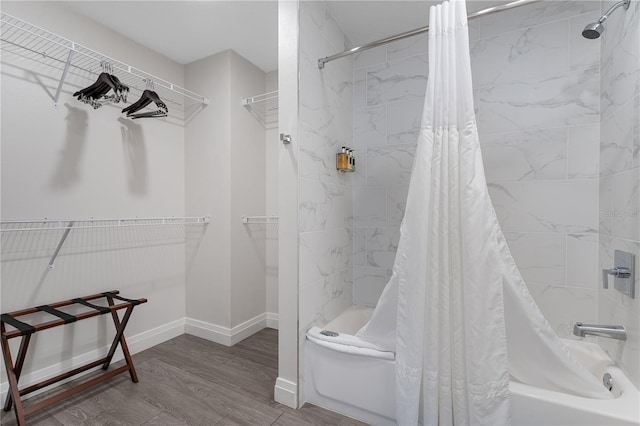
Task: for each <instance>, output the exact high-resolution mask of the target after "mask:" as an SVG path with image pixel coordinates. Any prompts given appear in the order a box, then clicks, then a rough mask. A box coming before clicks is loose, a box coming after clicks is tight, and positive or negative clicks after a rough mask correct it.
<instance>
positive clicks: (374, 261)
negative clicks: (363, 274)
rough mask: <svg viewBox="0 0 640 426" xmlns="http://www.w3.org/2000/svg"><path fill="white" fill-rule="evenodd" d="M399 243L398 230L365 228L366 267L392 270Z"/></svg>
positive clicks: (394, 228) (396, 228)
mask: <svg viewBox="0 0 640 426" xmlns="http://www.w3.org/2000/svg"><path fill="white" fill-rule="evenodd" d="M399 241H400V228H399V227H393V228H367V265H368V266H371V267H375V268H392V267H393V262H394V260H395V258H396V251H397V250H398V242H399Z"/></svg>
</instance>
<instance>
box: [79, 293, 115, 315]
mask: <svg viewBox="0 0 640 426" xmlns="http://www.w3.org/2000/svg"><path fill="white" fill-rule="evenodd" d="M71 301H72V302H73V303H78V304H80V305H84V306H86V307H89V308H91V309H95V310H96V311H99V312H100V313H101V314H108V313H109V312H111V309H109V308H107V307H105V306H98V305H94V304H93V303H89V302H87V301H86V300H84V299H81V298H79V297H77V298H75V299H71Z"/></svg>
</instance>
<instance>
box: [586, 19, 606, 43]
mask: <svg viewBox="0 0 640 426" xmlns="http://www.w3.org/2000/svg"><path fill="white" fill-rule="evenodd" d="M603 32H604V25H602V23H601V22H593V23H591V24H589V25H587V26H586V27H584V30H582V37H584V38H588V39H592V40H593V39H596V38H598V37H600V36H601V35H602V33H603Z"/></svg>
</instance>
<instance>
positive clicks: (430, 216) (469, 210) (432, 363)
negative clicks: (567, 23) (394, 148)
mask: <svg viewBox="0 0 640 426" xmlns="http://www.w3.org/2000/svg"><path fill="white" fill-rule="evenodd" d="M400 233H401V236H400V243H399V246H398V250H397V254H396V259H395V263H394V266H393V275H392V278H391V280H390V281H389V283H388V284H387V287H386V288H385V290H384V292H383V294H382V296H381V298H380V300H379V302H378V305H377V307H376V309H375V311H374V314H373V316H372V318H371V321H370V322H369V323H368V324H367V325H366V326H365V327H363V329H362V330H360V331H359V332H358V335H359V336H360V337H362V338H364V339H369V340H371V341H374V342H377V343H378V344H381V345H383V346H385V347H388V348H390V349H395V352H396V407H397V410H396V415H397V420H398V423H399V424H400V425H417V424H425V425H494V426H496V425H507V424H510V401H509V380H510V375H511V376H512V377H513V378H514V379H515V380H519V381H521V382H524V383H528V384H532V385H536V386H540V387H544V388H548V389H554V390H559V391H563V392H569V393H573V394H576V395H581V396H587V397H592V398H608V397H610V394H609V393H608V392H607V391H606V390H605V389H604V387H603V386H602V385H601V384H600V383H599V381H598V380H597V379H596V378H595V377H594V376H592V375H591V374H590V373H589V372H587V371H586V370H585V369H584V368H582V366H580V365H579V364H577V363H576V362H575V361H574V360H573V359H572V358H571V355H570V353H569V352H568V350H567V349H566V348H565V347H564V346H563V345H562V344H561V342H560V340H559V339H558V337H557V336H556V334H555V333H554V332H553V330H552V329H551V327H550V326H549V324H548V323H547V322H546V320H545V319H544V317H543V315H542V313H541V312H540V310H539V309H538V307H537V306H536V304H535V302H534V301H533V299H532V297H531V295H530V294H529V292H528V290H527V286H526V284H525V282H524V281H523V280H522V277H521V275H520V273H519V271H518V269H517V267H516V265H515V263H514V261H513V258H512V257H511V254H510V252H509V249H508V247H507V245H506V242H505V240H504V236H503V234H502V231H501V230H500V226H499V223H498V220H497V218H496V215H495V211H494V209H493V205H492V203H491V200H490V198H489V193H488V190H487V185H486V180H485V175H484V169H483V163H482V157H481V153H480V145H479V139H478V133H477V127H476V121H475V115H474V108H473V91H472V84H471V64H470V56H469V39H468V28H467V14H466V5H465V2H464V0H459V1H458V0H454V1H452V2H450V3H449V2H445V3H443V4H441V5H438V6H433V7H431V9H430V17H429V79H428V84H427V92H426V98H425V105H424V112H423V117H422V128H421V133H420V136H419V139H418V147H417V151H416V157H415V160H414V166H413V172H412V176H411V183H410V187H409V195H408V198H407V205H406V213H405V217H404V219H403V222H402V225H401V228H400Z"/></svg>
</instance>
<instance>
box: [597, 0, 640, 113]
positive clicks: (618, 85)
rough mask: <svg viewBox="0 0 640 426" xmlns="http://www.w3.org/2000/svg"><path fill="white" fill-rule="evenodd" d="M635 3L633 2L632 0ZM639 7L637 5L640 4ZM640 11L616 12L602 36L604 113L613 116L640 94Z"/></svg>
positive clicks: (608, 21)
mask: <svg viewBox="0 0 640 426" xmlns="http://www.w3.org/2000/svg"><path fill="white" fill-rule="evenodd" d="M632 4H633V2H632ZM636 10H637V8H636ZM638 16H640V15H639V12H635V13H633V14H632V13H617V14H612V16H611V17H610V19H609V20H607V30H606V31H605V33H604V37H601V38H602V39H603V40H602V47H601V49H602V55H601V56H602V59H601V72H602V84H601V91H602V93H601V94H602V114H603V117H609V116H610V115H611V114H614V113H615V111H617V110H618V108H620V107H621V106H622V105H624V104H626V103H627V102H628V101H629V100H630V99H632V98H633V97H634V96H637V95H639V94H640V19H638Z"/></svg>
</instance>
